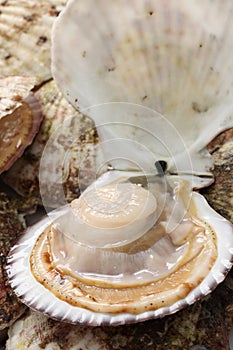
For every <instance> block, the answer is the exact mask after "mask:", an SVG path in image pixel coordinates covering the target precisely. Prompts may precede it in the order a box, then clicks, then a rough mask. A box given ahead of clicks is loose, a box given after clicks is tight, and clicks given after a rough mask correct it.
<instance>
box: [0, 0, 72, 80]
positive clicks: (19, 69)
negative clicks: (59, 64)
mask: <svg viewBox="0 0 233 350" xmlns="http://www.w3.org/2000/svg"><path fill="white" fill-rule="evenodd" d="M65 4H66V0H51V1H49V0H42V1H40V2H38V1H34V0H28V1H27V0H9V1H1V4H0V14H1V15H0V72H1V75H19V74H22V73H23V74H27V75H28V74H29V75H32V76H35V77H36V78H37V82H38V83H40V82H42V81H44V80H47V79H49V78H51V71H50V43H51V41H50V34H49V33H50V31H51V28H52V25H53V22H54V19H55V18H56V17H57V15H58V14H59V12H60V11H61V10H62V9H63V8H64V6H65Z"/></svg>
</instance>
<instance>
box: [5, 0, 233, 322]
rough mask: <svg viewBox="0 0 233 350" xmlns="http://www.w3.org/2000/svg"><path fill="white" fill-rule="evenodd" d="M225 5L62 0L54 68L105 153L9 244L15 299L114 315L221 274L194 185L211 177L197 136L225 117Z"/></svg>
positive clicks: (206, 212)
mask: <svg viewBox="0 0 233 350" xmlns="http://www.w3.org/2000/svg"><path fill="white" fill-rule="evenodd" d="M232 11H233V6H232V3H231V1H230V0H229V1H227V0H225V1H215V2H212V1H206V2H205V3H200V2H198V1H195V0H192V1H189V2H186V1H183V0H182V1H179V2H177V1H170V2H169V3H168V2H165V1H162V0H159V1H157V2H153V1H139V0H137V1H134V6H132V4H131V3H130V2H129V1H126V0H119V1H117V2H116V1H113V0H110V1H109V0H108V1H106V0H100V1H99V3H98V8H96V6H94V1H92V0H90V1H84V0H80V1H78V2H77V1H74V0H71V1H69V2H68V4H67V7H66V8H65V10H64V11H63V12H62V14H61V15H60V16H59V18H58V19H57V21H56V23H55V26H54V29H53V36H52V43H53V46H52V63H53V65H52V71H53V75H54V79H55V82H56V83H57V85H58V87H59V88H60V89H61V91H62V92H63V93H64V94H65V95H66V96H67V98H68V100H69V101H70V102H71V103H72V104H73V105H74V107H76V108H78V109H79V110H80V111H81V112H82V113H84V114H86V115H88V116H89V117H91V118H92V119H93V120H94V122H95V124H96V127H97V130H98V133H99V137H100V146H101V148H102V150H103V154H104V160H103V159H101V160H100V162H99V165H98V166H97V168H96V179H94V181H93V182H92V183H91V184H90V185H89V186H88V187H87V188H86V189H85V190H84V191H83V193H82V194H81V196H80V197H79V198H77V199H75V200H73V201H72V202H71V203H70V204H68V205H64V206H62V207H60V208H58V209H56V210H55V211H52V212H50V213H48V215H47V216H46V217H45V218H44V219H42V221H40V222H38V223H37V224H36V225H35V226H33V227H31V228H30V229H29V230H28V231H26V233H25V235H24V236H23V237H22V239H21V240H20V241H19V242H18V244H17V245H16V246H15V247H14V248H13V249H12V251H11V253H10V256H9V260H8V274H9V278H10V281H11V285H12V287H13V289H14V290H15V292H16V294H17V295H18V296H19V297H20V298H22V300H23V301H24V302H25V303H26V304H27V305H29V306H31V307H32V308H34V309H37V310H39V311H42V312H44V313H45V314H48V315H50V316H51V317H54V318H57V319H60V320H63V321H67V322H71V323H86V324H89V325H101V324H106V325H119V324H125V323H135V322H140V321H144V320H147V319H150V318H158V317H162V316H165V315H168V314H171V313H174V312H176V311H178V310H180V309H182V308H184V307H185V306H187V305H190V304H192V303H194V302H195V301H196V300H198V299H200V298H202V297H203V296H205V295H207V294H209V293H210V292H211V291H212V290H213V289H214V288H215V287H216V286H217V285H218V284H219V283H220V282H222V281H223V279H224V278H225V276H226V274H227V272H228V271H229V269H230V268H231V266H232V260H233V227H232V224H231V223H230V222H228V221H227V220H226V219H224V218H223V217H222V216H220V215H219V214H218V213H216V212H215V211H214V210H213V209H212V208H211V207H210V206H209V205H208V203H207V202H206V200H205V199H204V197H203V196H202V195H200V194H199V193H197V192H195V191H193V189H194V188H197V187H198V188H200V187H203V186H207V185H208V184H210V183H211V182H212V181H213V176H212V173H211V166H212V161H211V157H210V154H209V153H208V152H207V149H206V146H207V143H208V142H209V141H210V140H211V139H212V138H213V137H214V136H215V135H217V134H218V133H219V132H220V131H222V130H225V129H227V128H229V127H231V126H233V119H232V103H231V100H232V94H233V90H232V81H233V66H232V60H231V59H230V58H229V50H231V48H232V45H233V44H232V37H233V33H232V30H233V29H232V28H231V26H230V25H229V21H230V18H231V14H232ZM119 13H121V16H119V15H118V14H119ZM90 23H91V24H92V27H93V28H94V29H93V30H91V31H90V30H89V29H90ZM87 32H88V33H89V34H88V36H87V35H86V33H87ZM62 128H64V130H66V126H65V125H62V126H61V129H62ZM58 134H59V133H58ZM57 139H58V138H56V137H55V138H51V140H49V143H48V147H46V148H45V151H44V153H43V157H42V160H41V178H43V165H44V164H46V162H47V161H48V159H51V156H52V155H53V157H56V152H53V151H54V150H55V148H54V145H55V144H56V140H57ZM106 167H108V171H106ZM61 168H62V167H61ZM53 174H54V172H53V168H52V167H51V176H53ZM61 175H62V169H61V170H60V176H61ZM56 176H57V174H56ZM60 176H58V179H59V178H60ZM47 196H48V193H43V186H42V200H43V199H44V200H45V204H46V201H47ZM200 266H201V269H200Z"/></svg>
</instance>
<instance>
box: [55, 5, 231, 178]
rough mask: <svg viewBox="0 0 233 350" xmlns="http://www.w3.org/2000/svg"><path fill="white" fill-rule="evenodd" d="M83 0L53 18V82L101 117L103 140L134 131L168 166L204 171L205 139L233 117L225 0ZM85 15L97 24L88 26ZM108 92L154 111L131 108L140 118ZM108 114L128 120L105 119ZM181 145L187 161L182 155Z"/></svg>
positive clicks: (228, 8) (97, 118)
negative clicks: (94, 5) (202, 0)
mask: <svg viewBox="0 0 233 350" xmlns="http://www.w3.org/2000/svg"><path fill="white" fill-rule="evenodd" d="M91 5H92V2H91V1H90V2H88V4H87V3H86V2H85V1H79V2H75V1H72V0H71V1H70V2H69V4H68V6H67V7H66V10H65V11H64V12H63V14H62V16H61V17H60V19H59V21H57V22H56V24H55V27H54V32H53V37H54V40H53V50H52V55H53V75H54V78H55V80H56V82H57V84H58V86H59V87H60V89H61V90H62V91H63V93H64V94H65V95H66V96H67V98H68V99H69V100H70V101H71V102H72V103H73V105H75V106H77V107H78V108H79V109H81V110H85V113H86V114H87V115H89V116H91V117H92V118H93V119H94V120H95V122H96V125H97V127H98V126H99V125H100V126H101V125H103V124H106V127H103V128H102V129H101V135H102V136H103V137H104V139H105V140H108V139H110V138H112V137H115V138H116V139H117V138H126V139H130V140H132V141H134V140H135V139H136V140H137V141H139V142H140V144H143V145H144V146H145V147H147V148H149V150H150V151H151V152H152V154H153V156H154V159H155V160H158V159H164V160H167V162H168V166H169V169H170V170H171V171H172V172H177V171H178V172H179V173H181V172H185V173H186V172H189V173H190V172H191V173H194V174H208V169H209V168H210V166H211V164H210V159H209V157H208V153H207V152H206V151H203V149H205V147H206V145H207V144H208V142H209V141H210V140H211V139H212V138H213V137H214V136H215V135H216V134H218V133H219V132H221V131H222V130H224V129H227V128H229V127H231V126H232V125H233V118H232V115H233V113H232V112H233V111H232V108H233V107H232V94H233V89H232V79H233V78H232V77H233V64H232V60H231V57H230V56H229V51H231V50H232V48H233V41H232V36H233V28H232V26H231V25H230V21H231V13H232V10H233V6H232V2H231V1H230V0H225V1H224V2H222V1H214V2H212V1H209V0H208V1H205V3H203V4H200V3H199V2H198V1H195V0H191V1H189V2H188V3H187V2H186V1H185V0H182V1H178V2H177V1H171V3H169V4H167V3H166V4H164V1H162V0H160V1H156V3H155V2H154V1H147V2H142V1H140V0H138V1H134V3H133V6H132V3H131V2H129V1H128V2H127V1H125V0H121V1H117V2H115V1H113V0H112V1H109V2H106V1H105V0H101V1H100V2H99V3H98V9H95V11H94V10H93V8H92V6H91ZM117 13H121V15H120V16H119V15H116V14H117ZM90 23H92V24H93V25H94V26H95V28H96V30H89V29H88V28H89V25H90ZM64 28H65V29H64ZM87 32H88V36H87ZM77 40H78V42H79V44H78V45H75V44H74V43H75V42H76V41H77ZM77 82H78V83H77ZM116 102H127V103H132V104H139V105H143V106H145V107H148V108H149V109H152V110H153V112H152V111H150V110H146V109H145V110H144V113H143V112H142V110H140V109H139V110H138V114H139V113H140V119H139V118H138V117H137V115H135V112H137V110H136V109H135V107H134V108H132V110H131V107H130V106H128V107H127V106H123V107H122V108H121V106H120V105H119V103H118V104H116ZM106 103H113V104H109V105H107V106H105V105H104V106H103V104H106ZM93 106H97V107H95V108H94V107H93ZM155 111H157V112H159V113H161V114H162V115H164V116H165V117H166V118H165V119H164V118H162V117H161V116H159V115H157V116H156V115H155V114H156V112H155ZM110 116H111V117H110ZM114 122H116V123H127V124H131V125H134V126H135V127H134V128H131V129H130V128H128V129H127V128H117V127H115V128H114V129H113V128H112V125H111V126H110V127H109V123H114ZM135 129H136V131H137V135H136V136H134V134H135V132H136V131H135ZM142 129H146V130H147V135H148V134H149V133H150V132H151V130H153V138H149V137H148V138H146V139H144V138H143V135H142V132H141V130H142ZM179 136H180V137H179ZM175 138H177V144H174V143H173V144H172V141H170V140H174V139H175ZM158 140H159V142H158ZM180 140H182V141H183V142H180ZM133 144H134V146H135V142H134V143H133ZM164 144H165V145H166V146H167V147H168V149H167V148H164ZM184 145H185V147H186V149H187V150H188V152H189V154H190V156H191V158H192V167H190V163H188V162H187V161H185V160H184V154H183V152H184ZM103 147H104V145H103ZM106 148H107V146H106ZM128 148H129V145H128ZM201 150H202V151H201ZM133 151H134V149H133V150H132V152H133ZM169 151H170V152H173V153H172V157H171V154H169ZM106 152H107V154H108V156H109V158H110V159H113V158H114V157H115V153H114V151H113V152H111V150H109V149H107V150H106ZM161 157H162V158H161ZM117 165H118V164H117ZM118 166H120V167H121V168H123V167H124V165H122V164H121V163H120V164H119V165H118ZM125 166H126V167H128V164H125Z"/></svg>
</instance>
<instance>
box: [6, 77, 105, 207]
mask: <svg viewBox="0 0 233 350" xmlns="http://www.w3.org/2000/svg"><path fill="white" fill-rule="evenodd" d="M35 95H36V97H37V98H38V100H39V101H40V103H41V106H42V112H43V116H44V119H43V123H42V125H41V127H40V130H39V133H38V135H37V136H36V138H35V141H34V142H33V144H32V145H31V146H30V147H29V148H28V149H27V150H26V152H25V154H24V155H23V157H21V158H20V159H19V160H18V161H17V162H16V163H15V164H14V165H13V167H12V168H11V169H10V170H9V171H8V172H7V173H5V174H4V175H3V179H4V181H5V182H6V183H7V184H8V185H10V186H11V187H12V188H13V189H14V190H16V191H17V192H18V193H19V194H21V195H22V196H25V197H30V196H33V197H34V198H35V201H36V202H41V197H40V190H39V166H40V160H41V156H42V153H43V151H44V147H45V145H46V143H47V142H48V140H49V139H51V138H52V137H55V135H57V132H58V131H59V135H58V136H59V140H58V141H57V142H56V146H55V148H54V149H53V151H52V154H51V157H52V160H51V158H49V159H48V160H47V162H46V164H45V168H46V166H47V167H49V166H50V165H51V163H52V164H53V165H54V168H53V169H54V174H53V175H54V176H53V177H52V176H51V172H49V171H46V169H44V170H45V171H44V173H43V174H44V177H43V185H44V187H43V188H44V190H43V193H44V194H46V197H47V198H48V194H49V198H48V200H47V201H46V203H44V204H47V205H48V206H51V207H57V206H59V201H60V200H61V198H63V197H64V196H65V198H66V201H68V202H70V201H71V200H73V199H74V198H77V196H78V195H79V192H80V187H82V188H84V187H86V186H87V185H88V184H89V183H90V182H91V181H92V179H93V171H94V169H95V168H96V161H97V158H98V152H99V149H98V147H97V145H98V136H97V133H96V130H95V127H94V123H93V122H92V121H91V120H90V119H89V118H88V117H85V116H84V115H82V114H81V113H78V112H77V111H76V110H75V109H74V108H73V107H72V106H71V105H70V104H69V103H68V102H67V100H66V99H65V98H63V96H62V93H61V92H60V91H58V89H57V88H56V85H55V83H54V81H50V82H48V83H46V84H44V85H43V86H41V87H40V88H39V89H38V91H37V92H35ZM66 120H67V122H66V123H67V124H65V121H66ZM68 120H69V122H68ZM62 126H63V127H62ZM88 130H89V131H88ZM75 131H76V136H77V137H78V136H79V137H81V138H79V140H77V139H76V142H74V143H73V144H72V146H71V145H70V141H69V138H70V137H71V133H72V135H74V133H75ZM85 131H88V132H86V133H85ZM78 134H79V135H78ZM53 135H54V136H53ZM66 142H67V144H68V145H70V146H71V147H70V148H69V161H66V167H65V168H64V169H63V171H62V168H61V167H62V165H63V166H64V164H63V163H64V156H65V154H66V150H67V147H66V146H65V144H66ZM66 160H67V158H66ZM80 168H81V169H83V168H85V169H87V171H85V173H84V172H83V173H82V172H80ZM56 173H57V175H56ZM58 178H59V179H60V180H59V181H57V179H58ZM61 192H62V195H61ZM60 204H64V202H63V201H62V203H61V202H60Z"/></svg>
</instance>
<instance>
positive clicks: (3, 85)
mask: <svg viewBox="0 0 233 350" xmlns="http://www.w3.org/2000/svg"><path fill="white" fill-rule="evenodd" d="M35 84H36V78H34V77H30V76H8V77H0V119H1V118H3V117H4V116H6V115H7V114H10V113H12V112H13V111H14V110H15V109H16V108H17V107H19V106H21V105H22V101H23V100H24V98H26V97H27V96H28V94H29V92H30V91H31V90H32V88H34V86H35Z"/></svg>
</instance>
